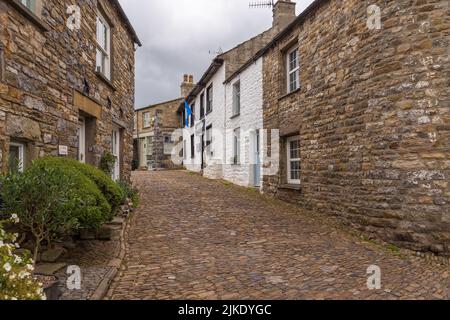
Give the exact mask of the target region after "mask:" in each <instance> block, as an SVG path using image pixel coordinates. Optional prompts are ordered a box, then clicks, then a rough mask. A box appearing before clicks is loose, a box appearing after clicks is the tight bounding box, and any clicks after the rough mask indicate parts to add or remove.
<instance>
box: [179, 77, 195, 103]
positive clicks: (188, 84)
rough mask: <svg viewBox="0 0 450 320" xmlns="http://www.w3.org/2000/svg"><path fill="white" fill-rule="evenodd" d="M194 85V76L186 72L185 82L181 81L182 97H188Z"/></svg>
mask: <svg viewBox="0 0 450 320" xmlns="http://www.w3.org/2000/svg"><path fill="white" fill-rule="evenodd" d="M194 87H195V83H194V76H193V75H191V74H185V75H184V76H183V82H182V83H181V97H182V98H185V97H187V96H188V95H189V93H191V91H192V89H194Z"/></svg>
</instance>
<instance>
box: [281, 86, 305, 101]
mask: <svg viewBox="0 0 450 320" xmlns="http://www.w3.org/2000/svg"><path fill="white" fill-rule="evenodd" d="M301 90H302V88H301V87H300V88H298V89H296V90H294V91H292V92H289V93H287V94H285V95H283V96H281V97H279V98H278V101H280V100H283V99H285V98H287V97H290V96H293V95H294V94H296V93H298V92H300V91H301Z"/></svg>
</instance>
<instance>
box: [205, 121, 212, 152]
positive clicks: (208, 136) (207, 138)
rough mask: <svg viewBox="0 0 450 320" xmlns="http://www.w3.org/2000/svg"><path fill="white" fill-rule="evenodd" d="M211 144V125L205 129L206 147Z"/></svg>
mask: <svg viewBox="0 0 450 320" xmlns="http://www.w3.org/2000/svg"><path fill="white" fill-rule="evenodd" d="M211 143H212V125H210V126H208V127H206V146H207V147H208V146H209V145H210V144H211Z"/></svg>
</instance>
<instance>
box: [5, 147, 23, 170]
mask: <svg viewBox="0 0 450 320" xmlns="http://www.w3.org/2000/svg"><path fill="white" fill-rule="evenodd" d="M24 161H25V145H24V144H22V143H15V142H11V143H10V144H9V159H8V167H9V171H10V172H23V169H24Z"/></svg>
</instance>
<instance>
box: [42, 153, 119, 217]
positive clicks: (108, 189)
mask: <svg viewBox="0 0 450 320" xmlns="http://www.w3.org/2000/svg"><path fill="white" fill-rule="evenodd" d="M38 161H39V162H41V163H45V164H47V165H51V166H62V167H69V168H75V169H76V170H78V171H79V172H81V173H82V174H84V175H85V176H86V177H88V178H89V179H91V180H92V181H93V182H94V183H95V184H96V185H97V187H98V188H99V189H100V191H101V192H102V193H103V195H104V196H105V198H106V200H107V201H108V203H109V204H110V206H111V209H112V213H116V212H117V210H118V209H119V207H120V206H121V205H122V204H123V202H124V201H123V199H124V197H125V194H124V190H122V188H121V187H120V186H119V185H118V184H117V183H116V182H114V181H113V180H112V179H111V178H110V177H108V175H107V174H106V173H104V172H103V171H102V170H100V169H97V168H95V167H93V166H91V165H88V164H83V163H80V162H79V161H77V160H75V159H72V158H55V157H48V158H42V159H40V160H38Z"/></svg>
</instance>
